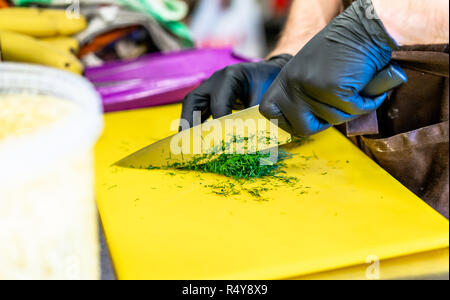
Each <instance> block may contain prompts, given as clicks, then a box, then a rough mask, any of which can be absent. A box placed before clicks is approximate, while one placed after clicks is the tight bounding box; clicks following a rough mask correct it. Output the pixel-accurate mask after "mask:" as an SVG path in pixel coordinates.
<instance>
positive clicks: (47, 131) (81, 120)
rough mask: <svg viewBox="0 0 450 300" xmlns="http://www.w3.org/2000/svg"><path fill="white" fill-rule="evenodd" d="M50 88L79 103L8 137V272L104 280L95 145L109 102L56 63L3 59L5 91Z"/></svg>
mask: <svg viewBox="0 0 450 300" xmlns="http://www.w3.org/2000/svg"><path fill="white" fill-rule="evenodd" d="M15 94H20V95H48V96H52V97H57V98H58V99H61V101H70V102H71V103H73V104H75V105H76V107H77V109H76V110H75V112H74V113H71V114H69V115H68V116H66V117H64V118H63V119H61V120H59V121H57V122H55V123H52V124H51V125H49V126H47V127H44V128H41V129H38V130H36V131H35V132H33V133H31V134H24V135H21V136H17V137H12V138H7V139H3V140H0V279H99V277H100V262H99V245H98V220H97V210H96V206H95V199H94V171H93V153H92V150H93V146H94V144H95V142H96V141H97V139H98V137H99V135H100V133H101V130H102V127H103V119H102V108H101V101H100V99H99V96H98V95H97V93H96V92H95V90H94V88H93V87H92V85H91V84H90V83H89V82H88V81H86V80H85V79H83V78H82V77H79V76H75V75H72V74H69V73H66V72H63V71H58V70H55V69H50V68H45V67H38V66H31V65H22V64H12V63H2V64H0V101H1V97H2V96H3V97H4V99H6V97H5V95H15Z"/></svg>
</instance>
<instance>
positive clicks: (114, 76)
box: [85, 48, 251, 112]
mask: <svg viewBox="0 0 450 300" xmlns="http://www.w3.org/2000/svg"><path fill="white" fill-rule="evenodd" d="M249 61H251V60H249V59H245V58H243V57H240V56H237V55H235V54H233V51H232V50H231V49H229V48H227V49H195V50H186V51H179V52H171V53H157V54H150V55H147V56H144V57H141V58H138V59H135V60H129V61H118V62H109V63H106V64H104V65H102V66H100V67H92V68H87V69H86V71H85V76H86V77H87V78H88V79H89V80H90V81H91V82H92V83H93V84H94V85H95V87H96V89H97V91H98V92H99V94H100V95H101V97H102V99H103V106H104V110H105V112H113V111H122V110H130V109H136V108H144V107H152V106H158V105H164V104H171V103H177V102H181V101H182V100H183V99H184V97H185V96H186V95H187V94H188V93H189V92H191V91H192V90H194V89H195V88H196V87H198V86H199V85H200V84H201V83H202V82H203V81H204V80H206V79H208V78H209V77H210V76H211V75H212V74H213V73H214V72H216V71H218V70H220V69H223V68H225V67H226V66H229V65H232V64H237V63H242V62H249Z"/></svg>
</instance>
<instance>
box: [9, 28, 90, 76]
mask: <svg viewBox="0 0 450 300" xmlns="http://www.w3.org/2000/svg"><path fill="white" fill-rule="evenodd" d="M0 44H1V47H2V49H1V50H2V55H3V58H4V60H5V61H12V62H24V63H33V64H40V65H44V66H49V67H55V68H58V69H61V70H65V71H69V72H72V73H76V74H81V73H83V65H82V64H81V62H80V61H79V60H78V59H77V58H76V57H75V56H74V55H73V54H71V53H68V52H66V51H62V50H60V49H58V48H56V47H54V46H52V45H50V44H48V43H46V42H42V41H40V40H38V39H35V38H33V37H30V36H27V35H24V34H20V33H16V32H10V31H4V30H0Z"/></svg>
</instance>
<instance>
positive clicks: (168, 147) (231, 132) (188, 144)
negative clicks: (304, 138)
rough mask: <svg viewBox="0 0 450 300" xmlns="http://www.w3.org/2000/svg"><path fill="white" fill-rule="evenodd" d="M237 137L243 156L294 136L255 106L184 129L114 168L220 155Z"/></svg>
mask: <svg viewBox="0 0 450 300" xmlns="http://www.w3.org/2000/svg"><path fill="white" fill-rule="evenodd" d="M234 137H240V138H241V142H239V141H237V142H236V141H235V143H234V148H233V149H232V150H233V152H236V151H237V150H238V147H240V146H244V147H242V148H243V149H240V150H241V151H242V154H244V153H249V152H248V150H253V151H264V150H267V149H270V148H273V147H276V146H278V145H284V144H287V143H289V142H290V141H291V140H292V136H291V134H289V133H287V132H286V131H284V130H282V129H281V128H278V127H277V126H275V125H274V124H273V123H272V122H270V121H269V120H267V119H266V118H265V117H264V116H263V115H261V113H260V112H259V106H255V107H252V108H249V109H246V110H242V111H240V112H237V113H234V114H232V115H229V116H225V117H223V118H220V119H216V120H211V121H208V122H206V123H205V124H201V125H198V126H195V127H193V128H191V129H188V130H184V131H182V132H180V133H177V134H175V135H173V136H170V137H168V138H166V139H163V140H161V141H159V142H156V143H154V144H152V145H150V146H147V147H145V148H143V149H141V150H139V151H138V152H136V153H134V154H132V155H130V156H128V157H126V158H124V159H122V160H120V161H118V162H117V163H115V165H117V166H121V167H127V168H138V169H148V168H152V167H153V168H164V167H170V166H173V165H174V164H177V163H187V162H189V161H191V160H192V159H193V158H194V157H198V155H202V154H207V153H210V151H211V150H215V151H214V152H215V153H217V152H220V148H221V146H222V145H223V144H224V143H225V144H231V143H232V142H233V139H234ZM266 138H270V139H271V142H272V143H265V141H266ZM261 141H263V143H260V142H261ZM251 145H253V146H251ZM218 147H219V148H218ZM245 147H247V148H248V149H247V150H246V149H245ZM217 150H219V151H217ZM238 153H239V151H238Z"/></svg>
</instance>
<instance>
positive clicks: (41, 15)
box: [0, 7, 87, 37]
mask: <svg viewBox="0 0 450 300" xmlns="http://www.w3.org/2000/svg"><path fill="white" fill-rule="evenodd" d="M86 26H87V23H86V19H85V18H84V17H83V16H76V17H69V16H68V15H67V14H66V11H65V10H55V9H38V8H23V7H11V8H4V9H1V10H0V30H8V31H14V32H18V33H22V34H26V35H31V36H34V37H54V36H60V35H74V34H76V33H78V32H80V31H83V30H84V29H85V28H86Z"/></svg>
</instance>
